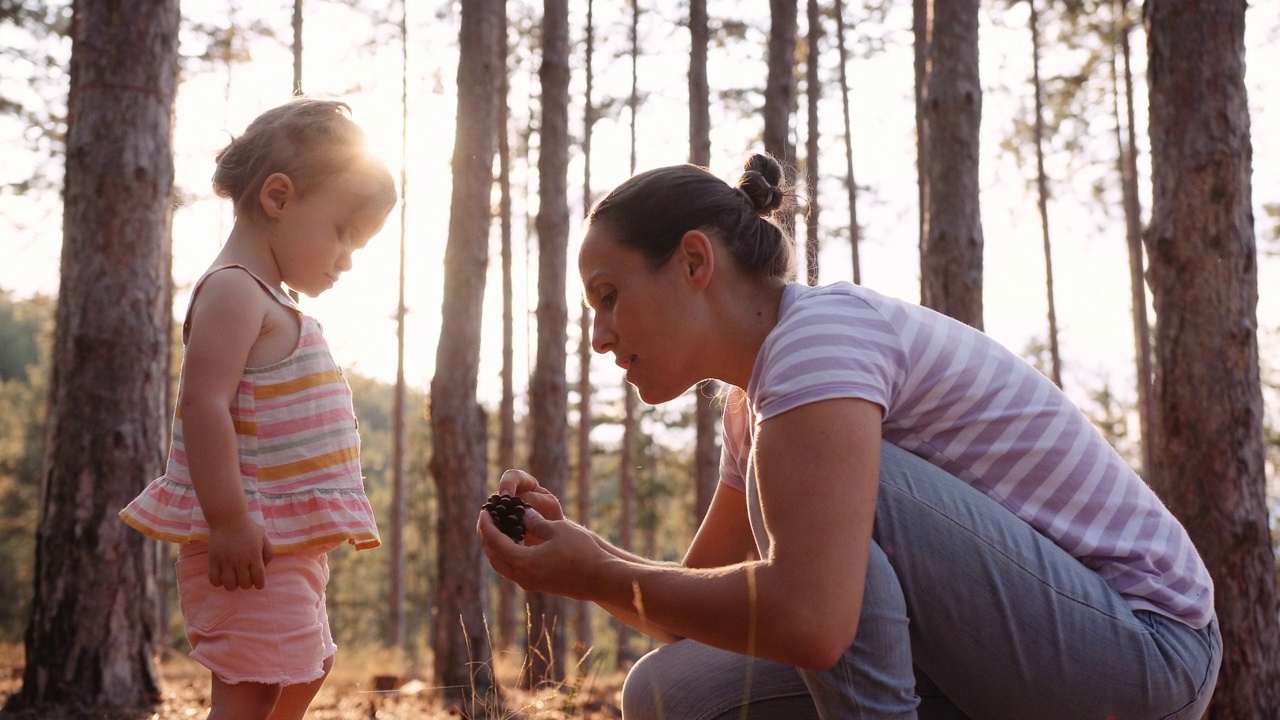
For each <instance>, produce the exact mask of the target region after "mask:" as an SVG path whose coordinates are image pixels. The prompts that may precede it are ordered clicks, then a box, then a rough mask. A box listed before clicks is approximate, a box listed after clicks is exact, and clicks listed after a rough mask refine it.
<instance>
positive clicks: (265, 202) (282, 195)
mask: <svg viewBox="0 0 1280 720" xmlns="http://www.w3.org/2000/svg"><path fill="white" fill-rule="evenodd" d="M296 194H297V190H296V188H294V186H293V180H290V179H289V176H288V175H285V174H284V173H271V174H270V175H268V176H267V179H266V180H263V181H262V189H261V190H260V191H259V192H258V203H259V204H260V205H261V206H262V214H263V215H265V216H267V217H268V218H271V219H275V218H278V217H280V213H282V212H284V206H285V204H286V203H288V202H291V201H292V200H293V199H294V197H295V196H296Z"/></svg>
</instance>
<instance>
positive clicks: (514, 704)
mask: <svg viewBox="0 0 1280 720" xmlns="http://www.w3.org/2000/svg"><path fill="white" fill-rule="evenodd" d="M22 670H23V668H22V648H21V646H16V647H15V646H3V647H0V705H3V704H4V701H5V700H6V699H8V697H9V696H10V695H12V694H14V693H15V692H17V691H18V690H19V689H20V688H21V686H22ZM378 670H379V668H378V667H377V665H376V663H372V662H369V661H368V660H367V659H365V658H350V662H346V663H344V662H343V658H342V653H341V652H339V655H338V662H337V663H336V664H335V666H334V670H333V672H332V673H331V674H330V676H329V679H328V681H327V682H326V683H325V685H324V687H323V688H321V689H320V693H319V694H318V695H317V696H316V699H315V701H314V702H312V704H311V710H310V712H309V713H308V714H307V718H308V719H309V720H409V719H410V718H412V719H413V720H443V719H445V718H457V717H459V715H457V714H455V713H450V712H449V711H447V710H446V709H445V708H444V707H443V706H442V704H441V701H440V697H439V694H438V693H436V692H435V691H434V690H433V689H432V688H431V687H430V686H429V685H428V683H427V682H425V681H424V680H423V679H418V678H412V677H409V678H396V679H395V680H394V682H393V684H395V685H397V687H396V688H395V689H391V690H378V689H376V687H377V683H378V682H379V681H378V678H377V676H378V675H379V674H381V673H379V672H378ZM160 675H161V681H162V691H163V698H162V701H161V704H160V705H159V706H158V707H156V708H153V709H152V710H151V711H136V712H131V711H107V710H102V709H93V708H83V709H74V710H73V709H61V708H60V709H44V710H39V711H26V712H22V713H17V714H9V715H5V716H3V717H4V718H5V720H9V719H10V718H12V719H13V720H203V718H204V717H205V716H206V715H207V714H208V711H209V678H208V673H207V671H205V670H204V668H203V667H201V666H200V665H198V664H196V663H195V662H194V661H192V660H190V659H189V658H187V657H185V656H181V655H176V654H175V655H173V656H171V657H168V658H166V659H164V660H162V661H161V662H160ZM503 675H504V673H503V672H502V671H501V669H500V670H499V685H500V686H501V687H502V694H503V696H504V699H505V702H504V703H503V707H493V705H496V703H489V705H490V708H489V709H488V710H487V711H486V713H485V717H486V718H496V719H498V720H517V719H525V718H527V719H528V720H569V719H570V718H573V719H576V720H607V719H612V718H618V717H619V716H620V714H621V713H620V712H619V710H618V706H617V702H618V691H619V688H620V687H621V681H622V677H621V676H620V675H619V676H609V677H601V676H598V675H593V674H586V675H583V676H581V677H579V678H576V679H574V680H572V681H571V682H569V683H567V684H566V685H565V686H564V687H563V688H560V689H549V690H545V691H542V692H538V693H532V692H528V691H522V690H520V689H518V688H517V687H516V686H515V684H514V682H508V680H507V679H506V678H504V677H503ZM389 680H390V678H389V677H386V678H384V679H383V680H382V681H381V682H382V683H383V684H387V683H388V681H389Z"/></svg>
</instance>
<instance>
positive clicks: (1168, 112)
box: [1146, 0, 1280, 720]
mask: <svg viewBox="0 0 1280 720" xmlns="http://www.w3.org/2000/svg"><path fill="white" fill-rule="evenodd" d="M1245 6H1246V3H1245V2H1244V0H1235V1H1233V2H1213V3H1206V2H1199V1H1197V0H1148V2H1147V4H1146V13H1147V23H1148V25H1147V27H1148V33H1147V47H1148V57H1149V58H1150V60H1149V64H1148V80H1149V87H1150V93H1151V115H1150V117H1151V120H1150V132H1151V156H1152V157H1151V159H1152V178H1153V186H1154V187H1153V195H1152V218H1151V227H1150V229H1149V231H1148V235H1147V238H1146V245H1147V253H1148V255H1149V257H1150V264H1151V267H1150V271H1149V277H1150V282H1151V290H1152V295H1153V298H1154V304H1155V312H1156V337H1155V353H1156V380H1155V404H1156V408H1157V413H1156V424H1157V427H1156V432H1155V437H1156V441H1157V443H1158V444H1157V446H1156V451H1155V452H1154V453H1153V455H1154V463H1153V468H1152V470H1153V472H1152V473H1151V478H1150V481H1151V482H1152V485H1153V487H1155V488H1156V490H1157V492H1159V493H1160V494H1161V496H1162V498H1163V499H1164V500H1165V502H1166V503H1167V504H1168V505H1169V507H1170V509H1171V510H1172V511H1173V512H1174V514H1175V515H1177V516H1178V517H1179V518H1180V519H1181V520H1182V522H1183V523H1184V524H1185V525H1186V527H1187V531H1188V532H1189V533H1190V534H1191V537H1192V539H1193V540H1194V542H1195V544H1196V547H1197V548H1198V549H1199V550H1200V552H1201V554H1202V555H1203V557H1204V559H1205V562H1206V563H1207V564H1208V566H1209V572H1210V573H1211V574H1212V576H1213V579H1214V583H1215V599H1216V603H1217V611H1218V619H1219V621H1220V623H1221V627H1222V636H1223V648H1224V656H1223V664H1222V672H1221V675H1220V676H1219V679H1218V688H1217V692H1216V693H1215V695H1214V699H1213V703H1212V705H1210V708H1209V713H1208V717H1210V718H1231V719H1233V720H1234V719H1237V718H1274V717H1275V716H1276V715H1275V712H1276V708H1280V663H1277V658H1280V627H1278V624H1280V621H1278V620H1277V611H1278V609H1280V605H1278V603H1277V588H1276V564H1275V563H1276V560H1275V555H1274V553H1273V551H1272V547H1271V536H1270V532H1269V528H1268V517H1267V504H1266V496H1265V483H1266V478H1265V469H1264V454H1265V450H1264V447H1263V407H1262V393H1261V385H1260V379H1259V369H1258V340H1257V316H1256V306H1257V302H1258V277H1257V265H1256V262H1257V259H1256V258H1257V248H1256V240H1255V236H1254V226H1253V212H1252V198H1251V194H1252V190H1251V185H1250V175H1251V172H1252V169H1251V164H1252V148H1251V145H1250V139H1249V106H1248V102H1247V98H1246V94H1245V86H1244V69H1245V57H1244V23H1245Z"/></svg>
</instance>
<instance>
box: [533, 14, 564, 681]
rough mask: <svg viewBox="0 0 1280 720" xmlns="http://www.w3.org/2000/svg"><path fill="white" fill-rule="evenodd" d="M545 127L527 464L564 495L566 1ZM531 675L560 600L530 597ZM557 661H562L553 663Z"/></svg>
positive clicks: (556, 29) (555, 651) (550, 57)
mask: <svg viewBox="0 0 1280 720" xmlns="http://www.w3.org/2000/svg"><path fill="white" fill-rule="evenodd" d="M538 78H539V80H541V86H542V90H541V92H542V124H541V133H540V138H539V139H540V145H539V150H538V216H537V220H536V223H535V224H536V225H537V230H538V310H537V316H538V349H537V360H536V362H535V365H534V370H533V379H532V381H531V383H530V387H529V415H530V417H531V418H532V420H533V423H532V430H533V432H532V437H531V438H530V453H529V468H530V471H531V472H532V473H533V475H534V476H535V477H537V478H538V481H539V482H540V483H541V484H542V485H543V487H545V488H547V489H548V490H550V491H551V492H552V493H555V495H556V496H558V497H563V496H564V492H565V490H566V489H568V485H569V477H568V476H569V451H568V442H569V428H568V420H567V419H566V418H567V415H568V410H569V407H568V406H569V391H568V383H567V379H566V377H565V365H566V362H567V357H566V351H565V348H566V345H567V344H568V321H569V308H568V302H567V301H566V300H565V287H566V280H565V275H566V272H567V267H568V262H567V253H568V242H569V198H568V181H569V3H568V0H545V1H544V2H543V15H542V66H541V68H540V70H539V72H538ZM529 615H530V617H529V632H530V635H531V637H530V638H529V647H530V653H529V655H530V657H529V678H530V681H531V682H532V683H533V684H535V685H536V684H538V683H541V682H559V681H562V680H563V679H564V677H565V675H564V663H563V662H562V660H563V659H564V657H565V617H566V615H565V600H564V598H562V597H559V596H556V595H549V594H546V593H532V594H530V595H529ZM557 661H561V662H557Z"/></svg>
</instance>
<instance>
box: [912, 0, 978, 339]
mask: <svg viewBox="0 0 1280 720" xmlns="http://www.w3.org/2000/svg"><path fill="white" fill-rule="evenodd" d="M915 8H916V12H917V13H921V12H923V13H925V15H924V17H923V18H921V17H919V16H917V17H916V19H915V28H916V38H915V42H916V52H917V56H916V60H917V66H916V68H917V75H916V80H917V82H918V83H919V85H918V86H917V88H916V91H917V98H918V106H917V108H916V112H917V118H916V120H917V128H918V132H919V137H918V138H917V142H919V143H920V150H919V158H920V167H919V168H918V170H919V173H920V183H921V190H920V195H921V201H922V204H921V207H920V218H921V231H920V297H921V304H923V305H924V306H925V307H928V308H932V309H934V310H937V311H938V312H941V313H943V314H944V315H949V316H951V317H953V318H955V319H957V320H959V321H961V322H963V323H967V324H968V325H971V326H973V327H975V328H978V329H982V222H981V219H980V213H979V205H978V147H979V137H978V135H979V127H980V125H981V122H982V86H981V85H980V84H979V82H978V0H948V2H932V1H928V2H925V1H923V0H916V3H915Z"/></svg>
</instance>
